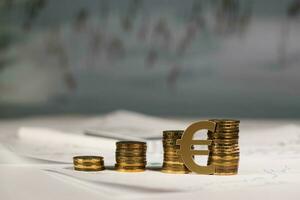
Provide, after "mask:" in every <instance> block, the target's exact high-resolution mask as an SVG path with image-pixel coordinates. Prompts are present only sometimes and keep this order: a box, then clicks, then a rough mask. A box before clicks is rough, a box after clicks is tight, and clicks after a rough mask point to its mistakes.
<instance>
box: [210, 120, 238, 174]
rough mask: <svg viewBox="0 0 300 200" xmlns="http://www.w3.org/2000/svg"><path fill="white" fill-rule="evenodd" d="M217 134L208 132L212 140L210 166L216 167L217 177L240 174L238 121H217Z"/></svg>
mask: <svg viewBox="0 0 300 200" xmlns="http://www.w3.org/2000/svg"><path fill="white" fill-rule="evenodd" d="M210 121H213V122H216V123H217V125H216V130H215V132H210V131H208V138H209V139H210V140H212V141H213V142H212V145H210V146H209V151H210V153H209V157H208V164H209V165H210V164H212V165H214V166H215V167H216V170H215V174H216V175H234V174H237V173H238V165H239V156H240V150H239V143H238V140H239V124H240V121H238V120H226V119H225V120H217V119H212V120H210Z"/></svg>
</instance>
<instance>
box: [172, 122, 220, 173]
mask: <svg viewBox="0 0 300 200" xmlns="http://www.w3.org/2000/svg"><path fill="white" fill-rule="evenodd" d="M203 129H206V130H209V131H212V132H214V131H215V129H216V123H215V122H211V121H200V122H196V123H193V124H191V125H190V126H189V127H187V129H186V130H185V131H184V133H183V135H182V137H181V139H179V140H177V141H176V144H177V145H180V148H179V150H178V151H177V153H178V155H180V157H181V159H182V161H183V163H184V164H185V166H186V167H187V168H188V169H189V170H190V171H192V172H195V173H197V174H214V173H215V166H213V165H207V166H200V165H198V164H197V163H195V160H194V157H193V156H194V155H209V150H194V149H192V146H193V145H210V144H211V143H212V140H193V137H194V135H195V133H196V132H197V131H199V130H203Z"/></svg>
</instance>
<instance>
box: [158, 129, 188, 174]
mask: <svg viewBox="0 0 300 200" xmlns="http://www.w3.org/2000/svg"><path fill="white" fill-rule="evenodd" d="M182 135H183V131H182V130H171V131H169V130H168V131H163V148H164V162H163V166H162V170H161V171H162V172H165V173H173V174H187V173H189V170H188V168H186V166H185V165H184V163H183V162H182V160H181V158H180V156H179V155H178V154H177V150H179V147H180V146H179V145H176V141H177V140H178V139H181V137H182Z"/></svg>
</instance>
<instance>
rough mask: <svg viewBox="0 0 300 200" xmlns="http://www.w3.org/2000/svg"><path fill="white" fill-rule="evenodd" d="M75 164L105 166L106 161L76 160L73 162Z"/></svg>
mask: <svg viewBox="0 0 300 200" xmlns="http://www.w3.org/2000/svg"><path fill="white" fill-rule="evenodd" d="M73 164H74V165H84V166H91V165H98V166H104V162H103V161H101V162H84V163H83V162H81V163H80V162H79V163H78V162H77V161H75V162H73Z"/></svg>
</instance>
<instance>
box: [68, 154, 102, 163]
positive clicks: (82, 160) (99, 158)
mask: <svg viewBox="0 0 300 200" xmlns="http://www.w3.org/2000/svg"><path fill="white" fill-rule="evenodd" d="M73 161H74V162H77V163H85V162H101V161H103V157H102V156H74V157H73Z"/></svg>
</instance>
